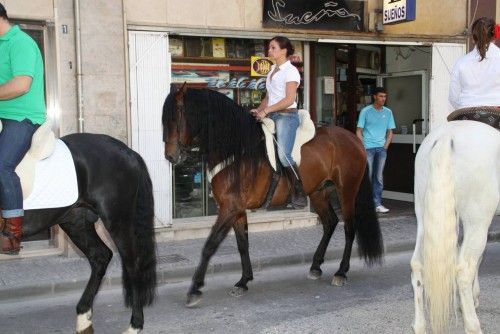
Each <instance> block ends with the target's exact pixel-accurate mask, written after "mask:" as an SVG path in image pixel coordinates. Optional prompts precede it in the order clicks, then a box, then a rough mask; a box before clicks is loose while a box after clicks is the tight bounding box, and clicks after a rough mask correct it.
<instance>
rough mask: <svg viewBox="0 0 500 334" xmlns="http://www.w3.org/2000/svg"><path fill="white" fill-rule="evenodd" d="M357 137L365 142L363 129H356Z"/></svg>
mask: <svg viewBox="0 0 500 334" xmlns="http://www.w3.org/2000/svg"><path fill="white" fill-rule="evenodd" d="M356 136H357V137H358V138H359V139H360V140H361V142H363V128H356Z"/></svg>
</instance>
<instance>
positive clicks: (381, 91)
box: [372, 87, 387, 95]
mask: <svg viewBox="0 0 500 334" xmlns="http://www.w3.org/2000/svg"><path fill="white" fill-rule="evenodd" d="M378 93H384V94H387V91H386V90H385V88H384V87H375V89H374V90H373V93H372V95H377V94H378Z"/></svg>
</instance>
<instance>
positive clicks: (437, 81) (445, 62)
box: [429, 43, 465, 131]
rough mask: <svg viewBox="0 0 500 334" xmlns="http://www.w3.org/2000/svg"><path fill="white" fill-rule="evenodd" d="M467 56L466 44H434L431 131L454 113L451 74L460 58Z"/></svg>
mask: <svg viewBox="0 0 500 334" xmlns="http://www.w3.org/2000/svg"><path fill="white" fill-rule="evenodd" d="M464 54H465V44H452V43H434V44H433V45H432V74H431V80H430V100H429V101H430V108H429V129H430V130H431V131H432V129H434V128H435V127H436V126H438V125H439V124H442V123H445V122H446V117H447V116H448V115H449V114H450V113H451V112H452V111H453V107H452V106H451V104H450V102H448V91H449V85H450V74H451V70H452V69H453V65H455V63H456V61H457V60H458V58H460V57H461V56H463V55H464Z"/></svg>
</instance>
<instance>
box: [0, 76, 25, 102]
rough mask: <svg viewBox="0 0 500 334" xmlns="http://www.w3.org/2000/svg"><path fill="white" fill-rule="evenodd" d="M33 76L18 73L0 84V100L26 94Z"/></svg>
mask: <svg viewBox="0 0 500 334" xmlns="http://www.w3.org/2000/svg"><path fill="white" fill-rule="evenodd" d="M32 82H33V78H31V77H30V76H29V75H18V76H15V77H14V78H12V79H11V80H9V81H7V82H6V83H4V84H3V85H0V100H10V99H13V98H15V97H18V96H21V95H23V94H26V93H27V92H28V91H29V90H30V88H31V83H32Z"/></svg>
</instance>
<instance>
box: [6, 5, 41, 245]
mask: <svg viewBox="0 0 500 334" xmlns="http://www.w3.org/2000/svg"><path fill="white" fill-rule="evenodd" d="M45 114H46V113H45V98H44V79H43V60H42V55H41V53H40V49H39V48H38V46H37V44H36V42H35V41H34V40H33V39H32V38H31V37H30V36H28V35H27V34H26V33H25V32H23V31H21V29H20V28H19V26H17V25H16V26H12V25H11V24H10V22H9V18H8V16H7V11H6V10H5V7H4V6H3V5H2V4H1V3H0V121H1V122H2V132H0V207H1V208H2V212H1V214H2V218H3V220H4V224H5V227H4V230H3V232H2V251H1V253H3V254H18V253H19V250H20V249H21V237H22V223H23V216H24V211H23V195H22V190H21V183H20V181H19V177H18V176H17V174H16V172H15V168H16V166H17V164H19V162H20V161H21V159H22V158H23V157H24V155H25V154H26V152H27V151H28V149H29V148H30V146H31V138H32V137H33V133H34V132H35V130H36V129H37V128H38V127H39V126H40V124H42V123H43V122H44V121H45Z"/></svg>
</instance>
